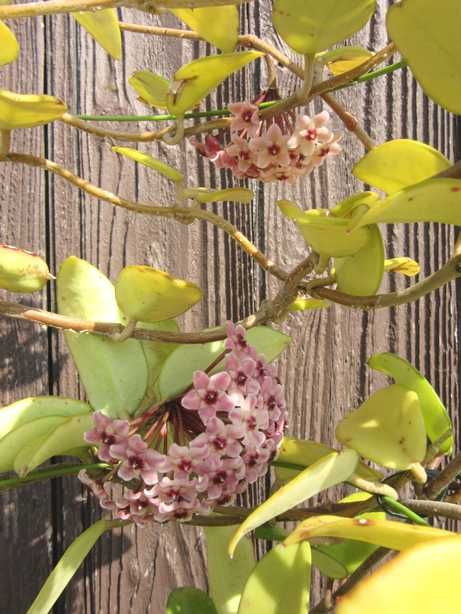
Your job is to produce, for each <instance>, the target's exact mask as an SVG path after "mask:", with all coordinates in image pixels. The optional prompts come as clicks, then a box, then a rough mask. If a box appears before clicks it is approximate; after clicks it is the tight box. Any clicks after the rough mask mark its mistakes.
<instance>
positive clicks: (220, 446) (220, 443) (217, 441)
mask: <svg viewBox="0 0 461 614" xmlns="http://www.w3.org/2000/svg"><path fill="white" fill-rule="evenodd" d="M213 445H214V447H215V448H216V450H224V448H225V447H226V446H227V440H226V439H225V438H224V437H219V436H218V437H215V438H214V439H213Z"/></svg>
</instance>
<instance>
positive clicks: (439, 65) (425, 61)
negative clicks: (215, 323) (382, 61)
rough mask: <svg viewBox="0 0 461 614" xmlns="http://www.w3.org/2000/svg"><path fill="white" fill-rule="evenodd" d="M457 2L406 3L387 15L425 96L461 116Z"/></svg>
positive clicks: (423, 0)
mask: <svg viewBox="0 0 461 614" xmlns="http://www.w3.org/2000/svg"><path fill="white" fill-rule="evenodd" d="M460 17H461V14H460V5H459V2H458V0H437V2H433V1H432V0H403V2H399V3H398V4H394V5H392V6H391V8H390V9H389V11H388V13H387V29H388V32H389V35H390V37H391V39H392V40H393V42H394V43H395V44H396V45H397V48H398V50H399V51H400V53H401V54H402V56H403V57H404V58H405V60H406V61H407V62H408V64H409V66H410V68H411V71H412V73H413V75H414V76H415V77H416V79H417V80H418V82H419V83H420V85H421V86H422V88H423V90H424V91H425V93H426V94H427V95H428V96H429V97H430V98H432V99H433V100H435V101H436V102H438V103H439V104H440V105H442V106H443V107H445V108H446V109H448V110H449V111H451V112H452V113H461V100H460V97H459V58H460V57H461V39H460V37H459V35H458V34H459V31H458V25H459V19H460Z"/></svg>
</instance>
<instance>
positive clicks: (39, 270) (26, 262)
mask: <svg viewBox="0 0 461 614" xmlns="http://www.w3.org/2000/svg"><path fill="white" fill-rule="evenodd" d="M50 279H53V276H52V275H51V274H50V271H49V269H48V265H47V264H46V262H45V261H44V260H43V259H42V258H40V256H38V255H37V254H33V253H32V252H28V251H26V250H23V249H19V248H17V247H12V246H11V245H0V288H3V289H5V290H9V291H10V292H20V293H28V292H36V291H37V290H41V289H42V288H43V286H44V285H45V284H46V283H47V282H48V281H49V280H50Z"/></svg>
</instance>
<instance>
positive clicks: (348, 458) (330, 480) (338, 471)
mask: <svg viewBox="0 0 461 614" xmlns="http://www.w3.org/2000/svg"><path fill="white" fill-rule="evenodd" d="M358 461H359V457H358V455H357V453H355V452H354V451H353V450H344V451H343V452H341V453H339V454H338V453H337V452H332V453H331V454H329V455H328V456H325V457H323V458H321V459H320V460H318V461H317V462H315V463H314V464H313V465H311V466H310V467H308V468H307V469H305V470H304V471H302V472H301V473H300V474H299V475H298V476H296V477H295V478H294V479H293V480H291V482H288V484H285V485H284V486H282V487H281V488H280V489H279V490H277V491H276V492H275V493H274V494H273V495H272V496H271V497H269V499H267V500H266V501H265V502H264V503H262V504H261V505H260V506H259V507H257V508H256V509H255V511H254V512H252V513H251V514H250V515H249V516H248V517H247V518H246V519H245V520H244V522H243V523H242V524H241V525H240V527H239V528H238V529H237V531H236V532H235V534H234V535H233V537H232V539H231V541H230V543H229V554H230V555H231V556H232V555H233V553H234V550H235V548H236V546H237V544H238V543H239V541H240V540H241V539H242V537H243V536H244V535H246V534H247V533H249V532H250V531H253V530H254V529H256V528H257V527H260V526H261V525H263V524H265V523H266V522H268V521H269V520H272V519H273V518H275V517H276V516H279V515H280V514H283V512H286V511H287V510H290V509H292V508H293V507H295V506H296V505H299V504H300V503H303V501H305V500H306V499H309V498H310V497H313V496H314V495H316V494H318V493H319V492H322V491H323V490H326V489H327V488H331V487H332V486H335V485H336V484H340V483H341V482H345V481H346V480H347V479H348V478H349V477H350V476H351V475H352V474H353V473H354V471H355V469H356V467H357V464H358Z"/></svg>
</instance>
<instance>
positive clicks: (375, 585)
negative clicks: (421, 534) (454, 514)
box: [335, 534, 461, 614]
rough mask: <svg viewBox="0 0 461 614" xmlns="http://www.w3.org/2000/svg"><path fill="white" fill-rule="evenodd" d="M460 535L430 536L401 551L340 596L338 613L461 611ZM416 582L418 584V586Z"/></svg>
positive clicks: (422, 613)
mask: <svg viewBox="0 0 461 614" xmlns="http://www.w3.org/2000/svg"><path fill="white" fill-rule="evenodd" d="M460 560H461V538H460V537H457V536H455V535H453V534H452V537H451V538H448V539H440V540H435V541H433V540H431V541H429V542H427V543H422V544H419V545H417V546H414V547H412V548H409V549H408V550H406V551H404V552H402V553H401V554H399V556H397V557H395V558H394V559H392V560H391V561H389V562H388V563H386V564H385V565H383V566H382V567H380V568H379V569H378V570H376V571H375V572H374V573H373V574H371V575H369V576H368V577H366V578H365V579H363V580H362V581H361V582H360V583H359V584H357V586H356V587H354V588H353V589H352V590H351V591H350V592H349V593H346V595H344V596H342V597H341V599H340V600H338V603H337V606H336V610H335V611H336V614H370V604H371V603H372V604H373V614H390V613H391V612H393V613H395V614H397V613H398V612H402V614H403V613H405V614H434V612H440V613H443V614H458V612H459V561H460ZM416 585H417V586H416Z"/></svg>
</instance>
